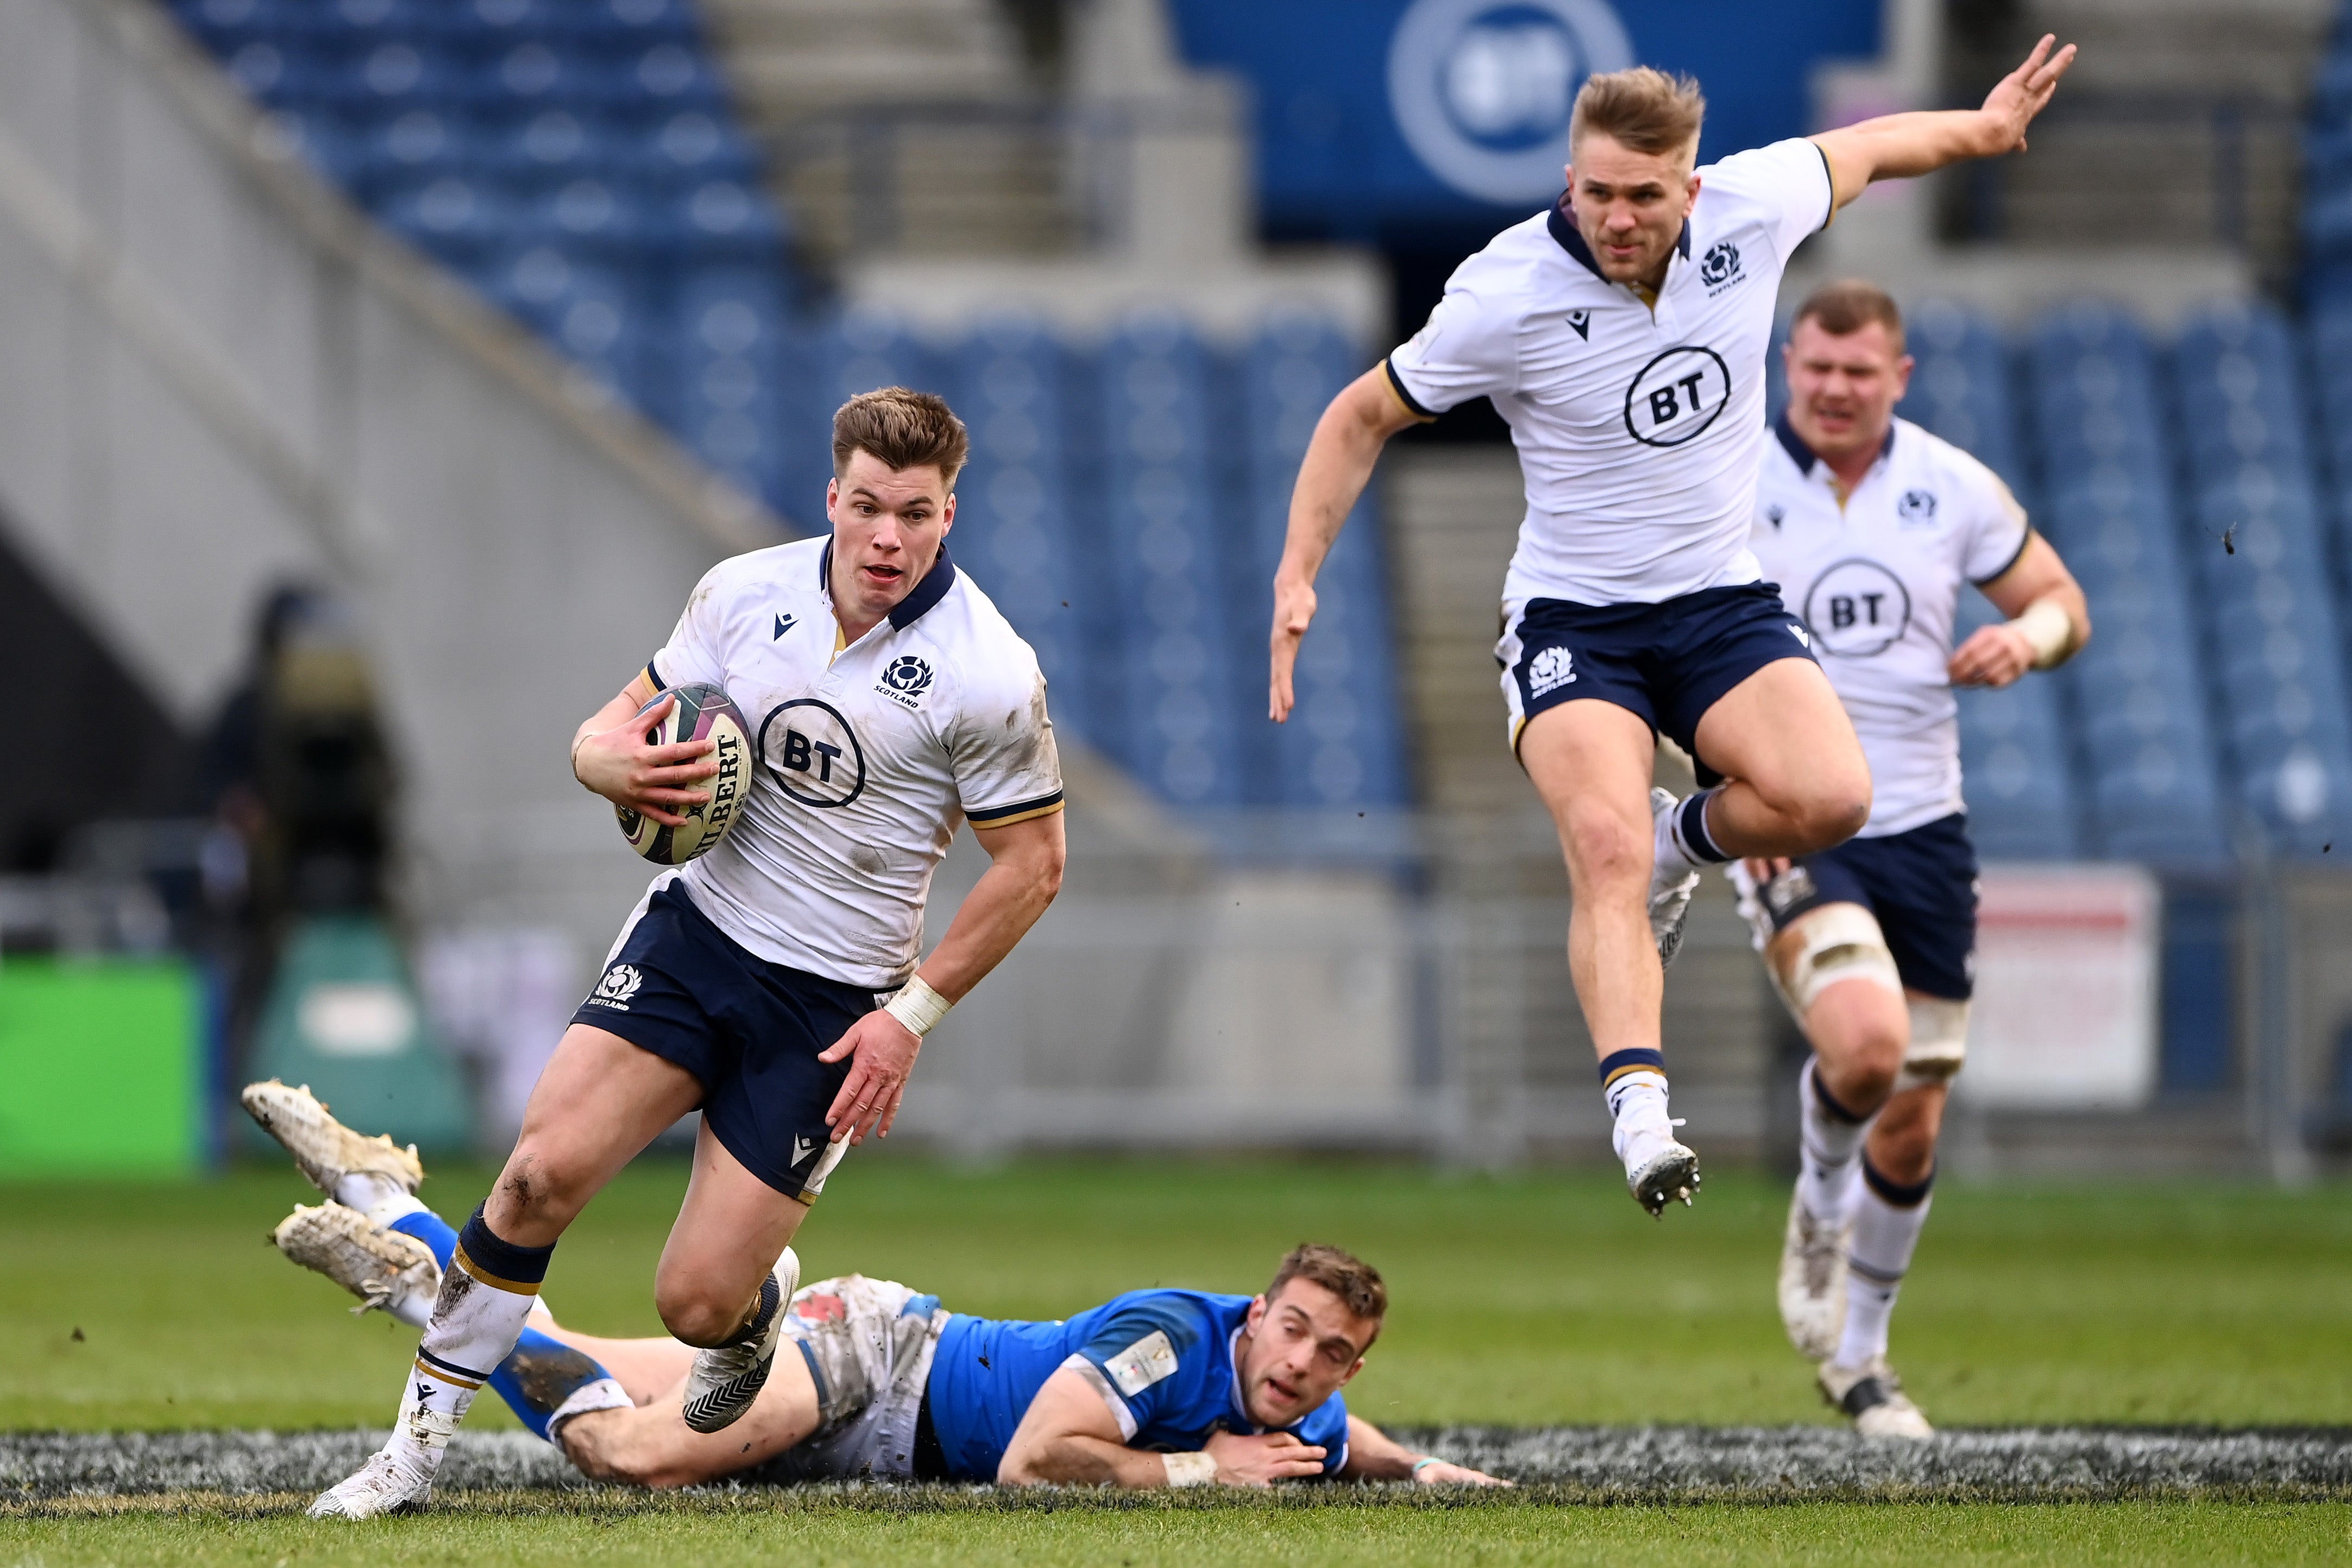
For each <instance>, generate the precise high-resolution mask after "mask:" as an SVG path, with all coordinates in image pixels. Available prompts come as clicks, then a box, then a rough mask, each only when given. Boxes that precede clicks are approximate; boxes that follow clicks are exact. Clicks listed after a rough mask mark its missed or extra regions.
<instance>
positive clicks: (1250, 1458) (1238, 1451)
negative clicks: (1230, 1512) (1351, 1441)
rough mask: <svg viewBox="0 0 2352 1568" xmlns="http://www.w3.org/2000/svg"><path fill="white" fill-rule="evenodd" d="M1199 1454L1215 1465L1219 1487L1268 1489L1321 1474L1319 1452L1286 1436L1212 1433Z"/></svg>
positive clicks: (1285, 1434)
mask: <svg viewBox="0 0 2352 1568" xmlns="http://www.w3.org/2000/svg"><path fill="white" fill-rule="evenodd" d="M1201 1451H1202V1453H1204V1454H1206V1455H1208V1456H1209V1458H1213V1459H1214V1460H1216V1461H1217V1482H1218V1484H1219V1485H1221V1486H1229V1487H1268V1486H1272V1485H1273V1484H1274V1483H1275V1482H1276V1481H1282V1480H1290V1479H1294V1478H1297V1477H1299V1476H1319V1475H1321V1474H1322V1473H1323V1450H1322V1449H1321V1448H1318V1446H1316V1445H1315V1444H1313V1443H1302V1442H1300V1441H1299V1440H1298V1439H1297V1438H1296V1437H1292V1436H1291V1435H1290V1434H1289V1433H1287V1432H1263V1433H1244V1432H1212V1433H1210V1434H1209V1440H1208V1441H1207V1442H1206V1443H1204V1444H1202V1447H1201Z"/></svg>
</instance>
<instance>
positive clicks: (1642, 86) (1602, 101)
mask: <svg viewBox="0 0 2352 1568" xmlns="http://www.w3.org/2000/svg"><path fill="white" fill-rule="evenodd" d="M1704 120H1706V95H1704V94H1703V93H1701V92H1700V91H1699V90H1698V82H1697V81H1696V79H1695V78H1691V77H1687V76H1682V75H1675V76H1668V75H1667V74H1666V73H1665V72H1664V71H1661V70H1654V69H1652V68H1650V67H1648V66H1634V67H1633V68H1631V69H1628V70H1622V71H1604V72H1602V73H1601V74H1600V75H1598V76H1591V77H1587V78H1585V80H1584V86H1583V87H1582V88H1581V89H1579V90H1578V92H1577V95H1576V111H1575V113H1574V114H1573V115H1571V116H1570V119H1569V122H1568V144H1569V148H1570V156H1571V157H1572V156H1574V149H1575V148H1576V146H1577V144H1578V143H1580V142H1581V141H1583V140H1584V139H1585V137H1586V136H1588V135H1590V134H1591V133H1593V132H1595V131H1597V132H1599V133H1600V134H1601V135H1603V136H1606V137H1607V138H1609V139H1610V140H1611V141H1614V142H1615V143H1617V145H1618V146H1620V147H1622V148H1624V149H1625V150H1626V151H1627V152H1653V153H1655V152H1681V151H1683V150H1684V149H1685V148H1686V147H1693V146H1696V143H1697V141H1698V131H1699V126H1700V124H1701V123H1702V122H1703V121H1704Z"/></svg>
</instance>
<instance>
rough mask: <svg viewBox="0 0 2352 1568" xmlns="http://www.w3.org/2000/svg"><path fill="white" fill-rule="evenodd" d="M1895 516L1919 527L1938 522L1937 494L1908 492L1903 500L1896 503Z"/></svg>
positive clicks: (1921, 491)
mask: <svg viewBox="0 0 2352 1568" xmlns="http://www.w3.org/2000/svg"><path fill="white" fill-rule="evenodd" d="M1895 517H1898V518H1900V519H1901V520H1902V521H1904V522H1906V523H1908V524H1911V525H1912V526H1914V527H1918V526H1920V525H1923V524H1927V523H1932V522H1934V521H1935V520H1936V492H1935V491H1933V490H1906V491H1904V492H1903V498H1902V499H1901V500H1899V501H1897V502H1895Z"/></svg>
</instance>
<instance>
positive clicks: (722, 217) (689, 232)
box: [636, 179, 785, 268]
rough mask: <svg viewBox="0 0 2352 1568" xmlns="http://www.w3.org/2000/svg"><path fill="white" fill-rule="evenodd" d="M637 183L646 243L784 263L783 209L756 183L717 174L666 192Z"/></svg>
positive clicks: (714, 256) (748, 262) (749, 262)
mask: <svg viewBox="0 0 2352 1568" xmlns="http://www.w3.org/2000/svg"><path fill="white" fill-rule="evenodd" d="M636 188H638V189H640V190H644V191H646V192H647V200H648V205H649V211H648V213H647V214H646V230H645V237H646V241H647V243H649V244H651V245H654V246H658V247H660V248H662V249H664V250H667V251H669V252H672V253H675V254H679V255H689V256H699V257H703V258H706V259H709V260H711V261H714V262H716V261H719V260H722V259H723V260H726V261H728V262H731V263H734V264H736V265H740V266H754V267H758V266H764V267H778V268H781V267H782V265H783V246H784V238H785V234H784V222H783V214H781V213H780V212H778V211H777V210H776V204H775V203H774V202H773V201H772V200H771V199H770V198H769V195H768V193H767V192H765V191H763V190H761V188H760V187H759V186H757V185H745V184H740V183H737V182H735V181H733V180H724V179H719V180H704V181H700V182H698V183H694V184H690V185H686V186H683V187H677V188H673V189H670V190H667V191H663V190H660V189H658V188H656V187H649V186H646V185H642V184H641V185H639V186H637V187H636Z"/></svg>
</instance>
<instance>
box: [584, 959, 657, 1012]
mask: <svg viewBox="0 0 2352 1568" xmlns="http://www.w3.org/2000/svg"><path fill="white" fill-rule="evenodd" d="M645 983H646V977H644V976H643V975H641V974H639V973H637V967H636V966H635V964H615V965H614V966H613V967H611V968H609V969H607V970H605V971H604V978H603V979H601V980H599V981H597V982H596V990H595V994H594V995H593V996H591V997H590V998H588V999H589V1000H590V1001H591V1002H593V1003H594V1004H595V1005H596V1006H598V1007H600V1008H612V1009H614V1010H616V1011H619V1012H627V1011H628V1010H629V998H631V997H634V996H635V995H636V994H637V988H638V987H639V986H642V985H644V984H645Z"/></svg>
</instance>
